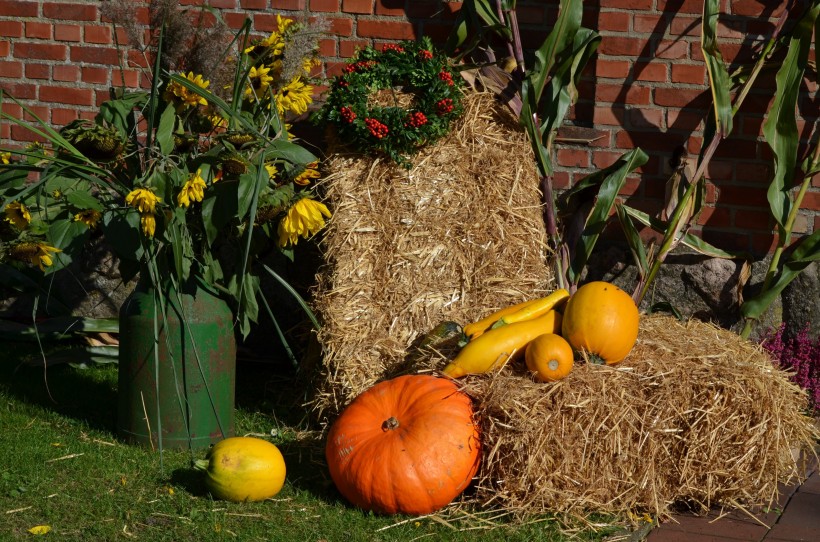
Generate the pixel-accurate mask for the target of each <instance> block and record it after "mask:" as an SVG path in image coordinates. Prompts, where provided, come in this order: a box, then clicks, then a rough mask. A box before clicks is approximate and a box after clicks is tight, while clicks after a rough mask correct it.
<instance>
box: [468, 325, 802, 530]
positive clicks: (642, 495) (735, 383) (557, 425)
mask: <svg viewBox="0 0 820 542" xmlns="http://www.w3.org/2000/svg"><path fill="white" fill-rule="evenodd" d="M465 391H466V392H467V393H469V394H470V395H471V396H472V397H473V398H474V400H475V402H476V407H477V412H478V416H479V418H480V419H481V425H482V431H483V437H482V442H483V446H484V456H483V466H482V469H481V471H480V473H479V479H478V482H477V486H476V491H475V495H474V499H475V501H476V503H477V504H479V505H480V506H481V507H499V508H502V509H505V510H508V511H511V512H512V513H514V514H521V515H529V514H539V513H564V514H567V515H569V516H579V517H582V516H583V515H584V514H588V513H589V512H591V511H592V512H616V513H617V512H620V513H624V512H631V511H635V512H638V511H645V512H650V513H654V514H657V515H658V516H661V517H664V516H667V515H669V514H670V513H671V511H672V510H674V507H675V505H679V504H681V503H685V504H686V505H687V506H688V507H691V508H692V509H694V510H695V511H698V512H705V511H707V510H708V509H709V508H710V507H712V506H714V505H729V506H741V507H746V506H749V507H751V506H755V505H771V503H772V502H774V500H775V499H776V497H777V492H778V483H779V482H782V483H789V482H791V481H794V480H795V479H800V478H803V477H804V476H805V468H806V466H805V465H804V464H803V461H804V459H805V456H806V454H805V453H804V454H800V453H798V452H800V451H803V452H807V453H809V454H812V453H814V445H815V443H816V439H817V437H818V432H817V428H816V426H815V425H814V419H813V418H812V417H810V416H808V415H807V414H806V412H807V410H806V407H807V396H806V394H805V393H804V392H803V390H801V389H800V388H799V387H798V386H796V385H794V384H793V383H791V382H790V380H789V375H788V374H787V373H786V372H784V371H782V370H781V369H778V368H776V367H775V366H774V365H773V363H772V361H771V360H770V359H769V357H768V355H767V354H766V353H765V352H764V351H762V349H760V348H759V347H758V346H757V345H754V344H753V343H751V342H749V341H746V340H743V339H741V338H740V337H739V336H738V335H736V334H734V333H731V332H729V331H726V330H724V329H721V328H719V327H716V326H714V325H712V324H707V323H703V322H699V321H696V320H690V321H688V322H685V323H681V322H679V321H678V320H676V319H673V318H671V317H667V316H659V315H653V316H646V317H643V318H642V323H641V329H640V335H639V338H638V342H637V344H636V346H635V348H634V349H633V351H632V352H631V353H630V355H629V356H628V357H627V359H626V360H625V361H624V362H622V363H621V364H619V365H616V366H612V367H610V366H599V365H590V364H586V363H581V364H576V366H575V368H574V369H573V371H572V372H571V373H570V375H569V376H568V377H567V378H566V379H564V380H562V381H559V382H557V383H553V384H541V383H537V382H534V381H533V380H532V379H531V378H530V376H529V375H528V374H526V371H525V368H523V367H522V366H521V364H516V365H508V366H507V367H505V368H504V370H502V371H501V372H499V373H497V374H495V375H492V376H488V375H481V376H473V377H468V379H467V380H466V382H465ZM799 456H800V457H802V458H804V459H800V458H799Z"/></svg>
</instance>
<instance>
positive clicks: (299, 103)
mask: <svg viewBox="0 0 820 542" xmlns="http://www.w3.org/2000/svg"><path fill="white" fill-rule="evenodd" d="M312 94H313V87H312V86H311V85H306V84H305V83H303V82H302V77H301V76H300V75H297V76H296V77H294V78H293V79H291V80H290V82H289V83H288V84H287V85H285V86H283V87H282V88H280V89H279V90H278V91H277V92H276V96H275V98H276V107H277V109H278V110H279V114H280V115H283V114H284V113H285V111H292V112H293V113H294V114H296V115H301V114H302V113H304V112H305V111H307V108H308V105H310V103H311V102H312V101H313V97H312Z"/></svg>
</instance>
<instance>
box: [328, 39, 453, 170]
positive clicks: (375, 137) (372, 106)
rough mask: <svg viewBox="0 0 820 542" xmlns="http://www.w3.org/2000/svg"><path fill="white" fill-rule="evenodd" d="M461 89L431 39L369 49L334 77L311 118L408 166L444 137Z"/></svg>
mask: <svg viewBox="0 0 820 542" xmlns="http://www.w3.org/2000/svg"><path fill="white" fill-rule="evenodd" d="M460 88H461V78H460V77H458V76H457V74H455V73H454V71H453V68H452V67H451V65H450V63H449V61H448V59H447V57H446V56H445V55H444V54H442V53H441V52H439V51H438V50H437V49H435V48H434V47H433V44H432V42H431V41H430V39H429V38H428V37H425V38H422V40H421V41H420V42H411V41H403V42H400V43H399V44H389V45H386V46H384V48H383V49H382V50H380V51H377V50H376V49H374V48H372V47H368V48H366V49H362V50H360V51H359V52H358V53H357V54H356V56H355V57H354V58H353V59H352V60H351V61H350V62H349V63H348V64H347V66H346V67H345V68H344V73H343V74H342V75H339V76H337V77H335V78H334V80H333V82H332V86H331V90H330V93H329V94H328V96H327V101H326V102H325V104H324V106H323V107H322V109H321V110H320V111H318V112H317V113H316V114H315V115H314V117H313V120H314V122H316V123H330V124H331V125H332V126H333V127H334V128H335V130H336V132H337V134H338V136H339V139H340V141H343V142H344V143H345V144H349V145H351V146H352V147H353V148H355V149H357V150H359V151H362V152H367V153H381V154H385V155H387V156H389V157H390V158H391V159H392V160H393V161H395V162H396V163H398V164H400V165H403V166H405V167H410V161H409V159H408V158H407V157H408V156H409V155H412V154H414V153H415V152H416V151H418V149H419V148H421V147H422V146H424V145H427V144H429V143H432V142H434V141H436V140H437V139H439V138H441V137H443V136H444V135H446V134H447V133H448V131H449V126H450V122H451V121H452V120H453V119H455V118H457V117H458V116H459V115H460V114H461V112H462V107H461V90H460Z"/></svg>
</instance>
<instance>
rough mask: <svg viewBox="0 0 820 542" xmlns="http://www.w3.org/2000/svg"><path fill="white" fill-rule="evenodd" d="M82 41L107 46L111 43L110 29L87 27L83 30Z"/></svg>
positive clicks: (107, 27)
mask: <svg viewBox="0 0 820 542" xmlns="http://www.w3.org/2000/svg"><path fill="white" fill-rule="evenodd" d="M83 41H85V42H86V43H97V44H103V45H109V44H111V43H113V41H112V39H111V27H110V26H91V25H87V26H86V27H85V29H84V39H83Z"/></svg>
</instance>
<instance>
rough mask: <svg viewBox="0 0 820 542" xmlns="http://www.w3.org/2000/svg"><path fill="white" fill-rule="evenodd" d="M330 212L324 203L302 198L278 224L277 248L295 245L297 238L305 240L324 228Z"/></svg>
mask: <svg viewBox="0 0 820 542" xmlns="http://www.w3.org/2000/svg"><path fill="white" fill-rule="evenodd" d="M325 217H326V218H330V211H329V210H328V209H327V207H325V205H324V203H321V202H318V201H316V200H314V199H311V198H309V197H304V198H302V199H300V200H299V201H297V202H296V203H294V204H293V206H292V207H291V208H290V209H288V212H287V214H286V215H285V217H284V218H283V219H282V221H281V222H279V246H281V247H285V246H287V245H289V244H290V245H295V244H296V242H297V241H298V240H299V237H302V238H304V239H307V238H308V237H310V236H311V235H314V234H316V233H317V232H318V231H319V230H321V229H322V228H324V227H325Z"/></svg>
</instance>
